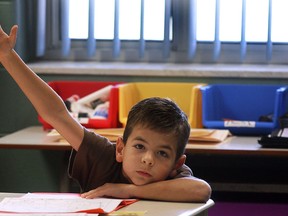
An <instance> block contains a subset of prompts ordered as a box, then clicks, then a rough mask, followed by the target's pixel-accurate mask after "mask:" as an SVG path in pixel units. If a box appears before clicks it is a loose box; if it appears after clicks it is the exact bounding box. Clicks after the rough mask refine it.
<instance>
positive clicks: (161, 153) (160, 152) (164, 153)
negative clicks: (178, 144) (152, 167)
mask: <svg viewBox="0 0 288 216" xmlns="http://www.w3.org/2000/svg"><path fill="white" fill-rule="evenodd" d="M158 154H159V155H160V156H162V157H165V158H168V154H167V153H166V152H165V151H159V152H158Z"/></svg>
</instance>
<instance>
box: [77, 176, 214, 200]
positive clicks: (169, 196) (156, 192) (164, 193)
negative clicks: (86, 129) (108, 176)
mask: <svg viewBox="0 0 288 216" xmlns="http://www.w3.org/2000/svg"><path fill="white" fill-rule="evenodd" d="M103 196H107V197H116V198H122V199H125V198H137V199H148V200H161V201H174V202H207V201H208V200H209V198H210V196H211V188H210V186H209V185H208V184H207V183H206V182H205V181H203V180H201V179H197V178H194V177H183V178H177V179H172V180H166V181H159V182H155V183H150V184H146V185H140V186H137V185H134V184H113V183H107V184H104V185H103V186H100V187H98V188H96V189H94V190H91V191H88V192H86V193H83V194H82V197H83V198H90V199H91V198H95V197H103Z"/></svg>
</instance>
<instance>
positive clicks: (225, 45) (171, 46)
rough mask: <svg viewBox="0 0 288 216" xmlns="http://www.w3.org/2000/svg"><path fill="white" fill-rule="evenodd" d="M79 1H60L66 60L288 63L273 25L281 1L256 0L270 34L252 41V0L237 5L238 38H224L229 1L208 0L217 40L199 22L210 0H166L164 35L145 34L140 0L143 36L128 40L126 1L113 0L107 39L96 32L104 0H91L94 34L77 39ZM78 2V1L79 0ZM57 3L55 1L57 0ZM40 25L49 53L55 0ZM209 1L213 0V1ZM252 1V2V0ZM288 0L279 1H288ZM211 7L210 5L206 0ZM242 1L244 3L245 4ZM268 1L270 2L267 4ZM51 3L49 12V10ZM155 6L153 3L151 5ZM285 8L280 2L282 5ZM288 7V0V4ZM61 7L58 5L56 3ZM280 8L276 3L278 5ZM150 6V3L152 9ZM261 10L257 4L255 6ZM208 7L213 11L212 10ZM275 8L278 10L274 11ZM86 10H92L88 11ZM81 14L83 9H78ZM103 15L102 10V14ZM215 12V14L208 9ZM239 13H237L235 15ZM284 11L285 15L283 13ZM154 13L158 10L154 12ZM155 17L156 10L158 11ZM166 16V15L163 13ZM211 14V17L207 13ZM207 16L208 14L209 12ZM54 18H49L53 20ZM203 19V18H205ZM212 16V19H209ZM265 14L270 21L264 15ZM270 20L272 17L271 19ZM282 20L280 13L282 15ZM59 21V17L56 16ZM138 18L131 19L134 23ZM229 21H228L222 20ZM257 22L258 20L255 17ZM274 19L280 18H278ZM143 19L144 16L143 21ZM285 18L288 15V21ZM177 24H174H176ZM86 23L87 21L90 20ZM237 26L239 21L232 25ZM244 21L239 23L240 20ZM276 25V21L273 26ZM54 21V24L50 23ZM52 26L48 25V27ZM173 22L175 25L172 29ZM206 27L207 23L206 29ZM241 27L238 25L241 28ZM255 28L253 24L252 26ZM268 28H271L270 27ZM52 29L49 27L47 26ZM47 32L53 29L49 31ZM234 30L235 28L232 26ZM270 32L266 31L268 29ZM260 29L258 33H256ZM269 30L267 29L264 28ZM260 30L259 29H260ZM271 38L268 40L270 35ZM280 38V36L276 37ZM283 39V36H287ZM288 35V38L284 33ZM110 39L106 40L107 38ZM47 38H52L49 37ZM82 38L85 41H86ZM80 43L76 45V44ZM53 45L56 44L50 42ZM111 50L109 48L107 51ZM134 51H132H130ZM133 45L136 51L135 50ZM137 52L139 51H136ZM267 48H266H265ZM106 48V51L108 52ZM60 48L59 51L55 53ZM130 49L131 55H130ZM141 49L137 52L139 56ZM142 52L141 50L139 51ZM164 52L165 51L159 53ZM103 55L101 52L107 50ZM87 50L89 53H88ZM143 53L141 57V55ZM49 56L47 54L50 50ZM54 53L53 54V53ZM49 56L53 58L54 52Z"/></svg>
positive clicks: (42, 3)
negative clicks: (72, 32)
mask: <svg viewBox="0 0 288 216" xmlns="http://www.w3.org/2000/svg"><path fill="white" fill-rule="evenodd" d="M70 1H73V0H54V1H53V2H54V4H55V2H58V3H59V8H58V9H59V18H60V20H59V23H60V27H59V30H58V32H59V35H60V38H59V43H58V44H60V46H61V56H62V57H61V56H60V58H63V59H71V58H73V59H77V56H79V57H80V59H81V60H83V59H85V58H86V59H88V60H89V59H91V60H96V61H97V60H104V61H105V57H107V59H106V60H108V61H127V62H129V61H130V59H129V58H130V57H132V60H133V61H137V60H138V61H144V62H145V61H157V62H160V61H162V62H177V61H178V60H179V61H180V62H181V63H183V62H188V63H194V62H196V63H198V62H200V63H273V62H277V63H282V64H283V63H284V64H287V63H288V62H287V59H285V57H284V56H285V55H283V53H286V52H288V46H287V44H288V38H287V41H286V42H285V41H284V42H282V41H281V42H277V41H276V42H275V41H273V37H272V36H273V34H272V31H273V27H274V26H275V25H277V24H278V23H276V24H275V17H274V15H275V14H276V12H275V11H273V10H272V9H273V4H274V6H275V4H276V2H273V1H272V0H265V1H259V0H257V1H254V3H255V2H256V3H257V2H258V4H259V5H260V3H261V5H262V6H263V5H264V6H265V7H264V9H263V10H268V11H266V12H267V14H268V16H267V18H266V12H265V16H262V17H261V19H262V20H261V21H259V22H261V23H260V24H262V25H263V23H264V25H266V28H267V32H264V34H266V36H264V40H263V37H262V39H260V40H259V41H253V39H252V40H251V35H253V34H251V29H249V28H248V27H250V26H251V14H252V16H253V15H254V13H255V18H258V17H257V16H258V14H257V13H258V11H253V12H252V13H251V8H250V11H249V13H247V10H248V9H249V7H251V1H246V0H238V1H237V2H238V3H237V5H239V7H237V10H239V14H240V15H239V17H240V21H239V26H240V27H239V28H241V29H240V31H239V32H240V33H239V39H236V41H233V40H231V41H229V40H227V41H226V40H223V39H222V38H221V34H222V32H223V28H224V27H227V26H224V27H223V25H222V24H221V15H222V14H221V13H223V11H222V9H223V5H225V4H226V3H227V1H224V0H205V2H207V3H206V7H207V8H208V7H211V5H212V6H213V17H212V19H213V21H212V22H213V36H212V37H210V38H212V39H209V37H208V39H204V40H203V39H201V38H199V34H198V32H199V28H201V27H202V26H201V25H200V24H199V19H201V17H200V18H199V16H198V13H199V11H198V10H199V8H198V6H199V5H200V3H201V6H202V7H203V1H204V0H202V1H201V0H185V1H179V0H164V5H163V7H164V14H163V16H164V17H163V38H162V39H160V40H155V41H153V40H150V39H149V40H147V39H145V30H147V29H145V16H149V15H150V14H149V13H147V7H145V6H147V3H149V0H135V1H139V7H140V9H139V17H140V18H139V23H138V24H139V38H137V39H127V40H125V39H122V38H120V34H119V32H120V31H121V29H120V27H121V26H120V25H119V20H120V19H121V14H120V8H121V6H122V4H123V1H125V0H112V2H113V7H114V8H113V9H114V10H113V13H114V14H113V16H114V17H113V21H114V23H113V35H112V36H111V38H107V40H103V38H101V39H97V38H95V32H96V30H98V29H97V28H98V27H99V26H97V24H96V25H95V23H97V22H96V21H95V17H97V16H96V14H95V8H99V7H101V5H100V4H101V1H96V0H87V1H88V2H89V6H88V10H87V14H88V16H87V17H88V22H87V29H88V34H87V37H86V38H82V39H73V38H72V39H71V38H69V16H71V15H70V14H69V12H70V5H69V2H70ZM74 1H76V0H74ZM51 2H52V1H51ZM38 3H39V5H38V18H39V19H38V29H39V32H38V33H37V53H38V54H37V55H40V56H41V55H46V53H47V46H45V43H44V42H43V41H45V26H46V25H45V19H43V17H46V22H47V21H48V22H49V14H54V13H47V8H49V7H47V6H46V5H47V4H52V3H50V1H46V0H38ZM208 3H213V4H209V5H208ZM248 3H249V5H248ZM284 3H285V1H282V3H279V2H278V3H277V4H284ZM204 6H205V4H204ZM240 6H241V8H240ZM266 6H267V7H266ZM45 7H46V12H45ZM149 7H151V5H150V6H149ZM278 7H279V6H278ZM283 7H284V5H283ZM50 8H52V9H55V7H50ZM266 8H267V9H266ZM274 8H275V7H274ZM148 9H149V8H148ZM254 10H255V8H254ZM207 11H208V10H207ZM272 12H273V13H272ZM87 14H86V15H87ZM77 15H79V16H81V14H77ZM97 15H98V14H97ZM207 15H210V14H207ZM233 15H234V14H232V16H233ZM277 15H278V16H279V14H277ZM151 16H152V15H151ZM154 16H155V15H154ZM161 16H162V15H161ZM207 17H208V16H207ZM205 18H206V17H205ZM47 19H48V20H47ZM202 19H203V17H202ZM207 19H208V18H207ZM263 19H265V20H263ZM266 19H267V20H266ZM278 19H279V18H278ZM54 20H55V19H54ZM132 21H134V20H131V22H132ZM222 21H223V20H222ZM253 21H254V20H253ZM273 21H274V22H273ZM137 22H138V21H137ZM240 23H241V24H240ZM283 23H285V20H283ZM171 24H172V25H171ZM85 25H86V24H85ZM231 25H233V23H232V24H231ZM237 25H238V24H237ZM273 25H274V26H273ZM50 26H51V24H50ZM46 27H47V26H46ZM172 27H173V28H172ZM205 27H206V26H205V25H204V28H205ZM239 28H238V29H239ZM250 28H251V27H250ZM266 28H265V29H266ZM46 29H47V28H46ZM46 31H47V30H46ZM228 31H229V29H228ZM265 31H266V30H265ZM47 33H50V32H47ZM256 33H258V32H256ZM51 34H53V35H54V36H50V37H51V38H55V37H56V36H57V30H56V29H54V30H52V31H51ZM262 34H263V32H262ZM55 35H56V36H55ZM255 35H257V34H255ZM265 38H266V40H265ZM274 38H275V37H274ZM282 38H283V37H282ZM284 39H285V38H284ZM53 41H54V44H53V48H55V47H56V46H55V40H53ZM103 41H104V42H103ZM46 42H47V40H46ZM82 42H83V43H84V44H85V45H82ZM75 44H76V45H75ZM75 46H77V52H76V51H75V48H74V47H75ZM50 47H51V46H50ZM83 48H85V49H86V54H83V52H82V51H81V49H83ZM103 50H105V51H103ZM107 50H110V51H111V56H110V54H109V55H107V53H108V52H107ZM127 50H129V51H127ZM131 50H133V52H130V51H131ZM134 51H135V52H134ZM265 51H266V53H265ZM103 52H104V54H103ZM54 53H55V52H54ZM127 53H128V54H127ZM135 53H136V55H134V54H135ZM137 53H138V54H137ZM159 53H162V55H159ZM102 54H103V56H104V57H103V56H102V58H101V57H99V56H100V55H102ZM85 55H87V57H85ZM137 55H138V56H137ZM46 57H47V55H46ZM53 57H54V56H52V55H50V58H53ZM48 58H49V57H48Z"/></svg>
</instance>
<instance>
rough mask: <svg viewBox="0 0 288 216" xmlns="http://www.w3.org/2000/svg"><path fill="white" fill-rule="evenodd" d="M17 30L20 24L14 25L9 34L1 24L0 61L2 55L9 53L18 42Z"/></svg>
mask: <svg viewBox="0 0 288 216" xmlns="http://www.w3.org/2000/svg"><path fill="white" fill-rule="evenodd" d="M17 31H18V26H17V25H14V26H13V27H12V28H11V30H10V33H9V35H7V34H6V33H5V32H4V30H3V29H2V27H1V26H0V61H1V59H2V57H4V56H5V55H7V54H8V53H9V52H10V51H11V50H12V49H14V47H15V44H16V38H17Z"/></svg>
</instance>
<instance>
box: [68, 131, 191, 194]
mask: <svg viewBox="0 0 288 216" xmlns="http://www.w3.org/2000/svg"><path fill="white" fill-rule="evenodd" d="M68 172H69V176H70V177H72V178H73V179H74V180H76V181H77V182H78V184H79V185H80V187H81V190H82V192H85V191H89V190H92V189H95V188H97V187H99V186H101V185H103V184H105V183H127V184H128V183H129V181H128V180H127V179H126V178H125V177H124V175H123V173H122V163H119V162H117V161H116V145H115V144H114V143H112V142H110V141H109V140H108V139H107V138H105V137H103V136H100V135H98V134H96V133H94V132H92V131H88V130H87V129H84V138H83V141H82V143H81V145H80V148H79V149H78V151H75V150H72V152H71V156H70V161H69V168H68ZM192 175H193V173H192V170H191V169H190V168H189V167H188V166H186V165H183V166H182V167H181V168H180V169H179V170H177V175H176V176H175V177H174V178H181V177H189V176H192Z"/></svg>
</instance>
